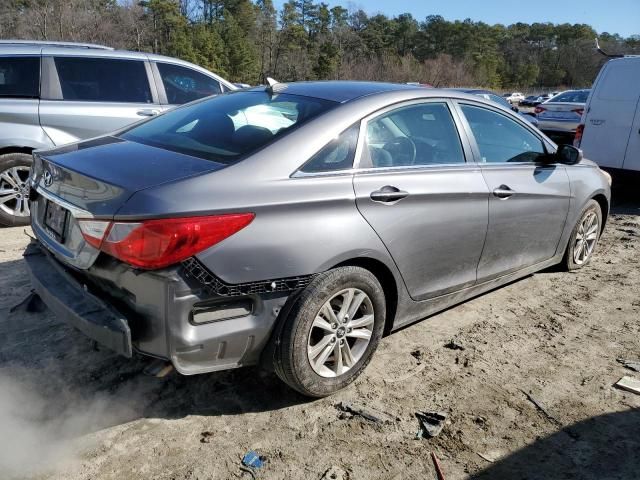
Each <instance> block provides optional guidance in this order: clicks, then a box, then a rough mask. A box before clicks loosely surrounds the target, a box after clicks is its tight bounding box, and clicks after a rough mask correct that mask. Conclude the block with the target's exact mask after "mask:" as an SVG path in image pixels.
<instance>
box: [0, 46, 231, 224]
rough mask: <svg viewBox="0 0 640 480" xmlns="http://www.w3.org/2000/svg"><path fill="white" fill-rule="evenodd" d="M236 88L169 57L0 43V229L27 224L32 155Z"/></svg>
mask: <svg viewBox="0 0 640 480" xmlns="http://www.w3.org/2000/svg"><path fill="white" fill-rule="evenodd" d="M236 89H237V87H235V86H234V85H233V84H232V83H230V82H228V81H226V80H224V79H223V78H221V77H219V76H217V75H215V74H213V73H211V72H209V71H208V70H206V69H204V68H201V67H198V66H196V65H193V64H191V63H188V62H184V61H182V60H178V59H175V58H169V57H163V56H160V55H153V54H148V53H141V52H128V51H118V50H113V49H111V48H109V47H104V46H100V45H93V44H79V43H66V42H32V41H19V40H2V41H0V224H1V225H7V226H12V225H27V224H28V223H29V202H28V195H29V189H28V185H27V178H28V176H29V169H30V167H31V162H32V158H31V152H32V151H33V150H36V149H48V148H52V147H55V146H59V145H63V144H66V143H71V142H76V141H78V140H83V139H86V138H91V137H95V136H98V135H102V134H104V133H108V132H110V131H112V130H116V129H119V128H122V127H124V126H126V125H128V124H130V123H133V122H136V121H138V120H141V119H144V118H146V117H150V116H153V115H157V114H159V113H161V112H162V111H164V110H167V109H169V108H172V107H174V106H176V105H181V104H184V103H187V102H190V101H192V100H196V99H199V98H202V97H206V96H209V95H215V94H218V93H222V92H225V91H229V90H236Z"/></svg>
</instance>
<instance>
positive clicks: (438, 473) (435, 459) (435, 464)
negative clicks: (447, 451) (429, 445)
mask: <svg viewBox="0 0 640 480" xmlns="http://www.w3.org/2000/svg"><path fill="white" fill-rule="evenodd" d="M431 460H432V461H433V467H434V468H435V469H436V476H437V477H438V480H445V479H444V473H443V472H442V466H441V465H440V461H439V460H438V457H436V454H435V453H433V452H431Z"/></svg>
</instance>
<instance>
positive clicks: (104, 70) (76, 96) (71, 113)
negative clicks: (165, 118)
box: [40, 56, 160, 145]
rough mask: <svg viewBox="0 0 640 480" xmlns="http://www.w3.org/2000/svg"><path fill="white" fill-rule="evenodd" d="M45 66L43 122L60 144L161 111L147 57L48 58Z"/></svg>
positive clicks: (102, 133) (117, 127)
mask: <svg viewBox="0 0 640 480" xmlns="http://www.w3.org/2000/svg"><path fill="white" fill-rule="evenodd" d="M43 67H44V68H43V71H44V72H45V75H44V76H43V78H44V79H46V83H47V85H46V86H45V87H43V92H42V100H41V102H40V124H41V125H42V128H43V129H44V130H45V132H46V133H47V135H49V137H50V138H51V140H52V141H53V142H54V143H55V144H56V145H62V144H65V143H69V142H75V141H78V140H83V139H86V138H90V137H95V136H98V135H104V134H105V133H109V132H112V131H114V130H118V129H120V128H122V127H125V126H127V125H129V124H131V123H134V122H137V121H139V120H142V119H144V118H147V117H149V116H153V115H156V114H158V113H160V106H159V105H158V104H156V103H155V102H154V95H153V94H152V90H151V84H150V82H149V74H148V67H147V64H146V62H144V61H143V60H132V59H115V58H89V57H71V56H69V57H67V56H56V57H53V56H45V57H44V59H43ZM43 81H44V80H43ZM154 91H155V85H154Z"/></svg>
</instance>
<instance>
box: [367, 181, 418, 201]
mask: <svg viewBox="0 0 640 480" xmlns="http://www.w3.org/2000/svg"><path fill="white" fill-rule="evenodd" d="M408 195H409V192H405V191H404V190H400V189H399V188H397V187H394V186H391V185H385V186H384V187H382V188H381V189H380V190H376V191H375V192H371V195H369V196H370V197H371V200H373V201H374V202H381V203H392V202H397V201H398V200H402V199H403V198H405V197H407V196H408Z"/></svg>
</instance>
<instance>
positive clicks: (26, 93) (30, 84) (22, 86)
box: [0, 57, 40, 98]
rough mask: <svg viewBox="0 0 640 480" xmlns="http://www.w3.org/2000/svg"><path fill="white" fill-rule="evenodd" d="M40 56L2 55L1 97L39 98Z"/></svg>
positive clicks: (0, 66) (0, 69) (0, 61)
mask: <svg viewBox="0 0 640 480" xmlns="http://www.w3.org/2000/svg"><path fill="white" fill-rule="evenodd" d="M39 93H40V57H0V98H38V95H39Z"/></svg>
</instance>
